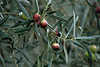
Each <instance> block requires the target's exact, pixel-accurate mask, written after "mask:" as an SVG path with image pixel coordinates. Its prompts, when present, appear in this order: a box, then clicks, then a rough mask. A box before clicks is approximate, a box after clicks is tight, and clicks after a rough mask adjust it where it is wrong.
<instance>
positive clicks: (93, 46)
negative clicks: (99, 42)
mask: <svg viewBox="0 0 100 67" xmlns="http://www.w3.org/2000/svg"><path fill="white" fill-rule="evenodd" d="M89 48H90V50H91V52H93V53H95V52H96V45H91V46H90V47H89Z"/></svg>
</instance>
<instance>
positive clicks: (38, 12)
mask: <svg viewBox="0 0 100 67" xmlns="http://www.w3.org/2000/svg"><path fill="white" fill-rule="evenodd" d="M36 6H37V12H38V13H39V12H40V11H39V4H38V0H36Z"/></svg>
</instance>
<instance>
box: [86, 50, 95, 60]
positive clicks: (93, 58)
mask: <svg viewBox="0 0 100 67" xmlns="http://www.w3.org/2000/svg"><path fill="white" fill-rule="evenodd" d="M85 56H86V58H89V54H88V52H85ZM92 60H93V61H95V60H96V56H95V54H94V53H92Z"/></svg>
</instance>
